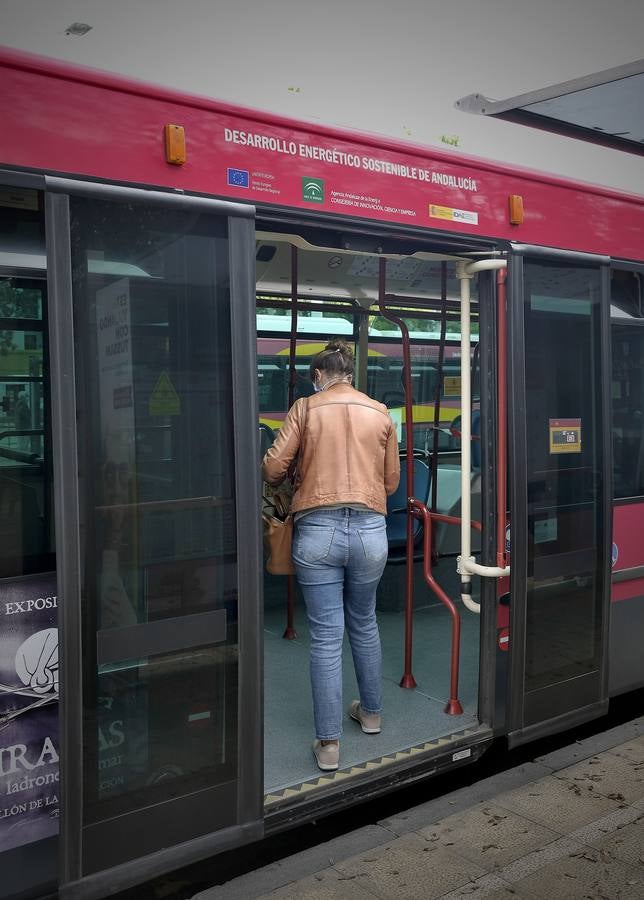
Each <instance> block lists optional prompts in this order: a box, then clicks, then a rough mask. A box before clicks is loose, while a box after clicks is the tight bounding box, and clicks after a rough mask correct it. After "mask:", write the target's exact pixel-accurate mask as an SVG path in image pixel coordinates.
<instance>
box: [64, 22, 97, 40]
mask: <svg viewBox="0 0 644 900" xmlns="http://www.w3.org/2000/svg"><path fill="white" fill-rule="evenodd" d="M91 30H92V26H91V25H88V24H87V23H86V22H72V24H71V25H70V26H69V27H68V28H66V29H65V34H75V35H77V36H78V37H82V36H83V35H84V34H87V32H88V31H91Z"/></svg>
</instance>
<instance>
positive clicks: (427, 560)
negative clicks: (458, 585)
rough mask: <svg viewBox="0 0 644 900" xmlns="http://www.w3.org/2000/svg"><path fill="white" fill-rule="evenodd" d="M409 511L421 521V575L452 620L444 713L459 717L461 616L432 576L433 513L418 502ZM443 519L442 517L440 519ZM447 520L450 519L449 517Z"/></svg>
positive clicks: (412, 504)
mask: <svg viewBox="0 0 644 900" xmlns="http://www.w3.org/2000/svg"><path fill="white" fill-rule="evenodd" d="M409 505H410V509H413V510H414V511H415V512H416V514H418V515H420V517H421V518H422V520H423V575H424V576H425V581H426V582H427V586H428V587H429V589H430V590H432V591H433V592H434V594H436V596H437V597H438V599H439V600H440V601H441V603H443V604H444V605H445V606H446V607H447V609H448V610H449V614H450V616H451V618H452V651H451V662H450V677H449V700H448V701H447V705H446V706H445V712H446V713H447V715H448V716H460V715H462V714H463V707H462V706H461V702H460V700H459V699H458V667H459V661H460V652H461V616H460V613H459V611H458V610H457V608H456V606H455V605H454V603H453V602H452V601H451V600H450V598H449V597H448V596H447V594H446V593H445V591H444V590H443V589H442V587H441V586H440V584H439V583H438V582H437V581H436V579H435V578H434V576H433V575H432V519H433V518H434V515H433V513H430V511H429V510H428V509H427V507H426V506H425V504H424V503H421V502H420V501H419V500H413V499H412V500H410V501H409ZM440 518H441V519H443V518H445V517H444V516H441V517H440ZM448 518H452V516H449V517H448Z"/></svg>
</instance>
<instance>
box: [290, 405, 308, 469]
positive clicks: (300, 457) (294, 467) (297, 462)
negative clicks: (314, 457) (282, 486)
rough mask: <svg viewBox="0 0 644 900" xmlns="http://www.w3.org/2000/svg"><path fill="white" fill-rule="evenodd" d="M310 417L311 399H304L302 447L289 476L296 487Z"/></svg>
mask: <svg viewBox="0 0 644 900" xmlns="http://www.w3.org/2000/svg"><path fill="white" fill-rule="evenodd" d="M308 417H309V398H308V397H305V398H304V418H303V419H302V430H301V434H300V446H299V448H298V451H297V456H296V457H295V459H294V460H293V462H292V463H291V465H290V466H289V471H288V476H289V478H290V479H291V481H292V483H293V486H295V484H296V482H297V476H298V475H299V472H300V463H301V461H302V451H303V449H304V434H305V432H306V423H307V420H308Z"/></svg>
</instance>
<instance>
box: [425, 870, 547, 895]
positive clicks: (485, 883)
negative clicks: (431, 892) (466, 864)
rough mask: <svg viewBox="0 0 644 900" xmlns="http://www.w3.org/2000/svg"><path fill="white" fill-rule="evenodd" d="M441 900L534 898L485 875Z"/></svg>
mask: <svg viewBox="0 0 644 900" xmlns="http://www.w3.org/2000/svg"><path fill="white" fill-rule="evenodd" d="M440 900H533V898H532V897H530V895H529V894H521V893H520V892H519V891H518V890H517V889H516V887H515V886H514V885H509V884H507V882H505V881H503V879H502V878H499V877H498V875H484V876H483V877H482V878H477V879H476V881H470V882H468V883H467V884H464V885H463V887H460V888H457V889H456V890H455V891H450V893H449V894H443V896H442V897H441V898H440Z"/></svg>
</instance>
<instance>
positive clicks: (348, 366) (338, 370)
mask: <svg viewBox="0 0 644 900" xmlns="http://www.w3.org/2000/svg"><path fill="white" fill-rule="evenodd" d="M353 368H354V366H353V350H352V348H351V347H350V346H349V344H347V342H346V341H343V340H342V338H332V339H331V340H330V341H329V343H328V344H327V345H326V347H325V348H324V350H320V352H319V353H316V355H315V356H314V357H313V359H312V360H311V367H310V369H309V371H310V374H311V380H313V378H314V377H315V370H316V369H319V370H320V372H328V373H329V375H336V376H338V377H341V376H346V375H353Z"/></svg>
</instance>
